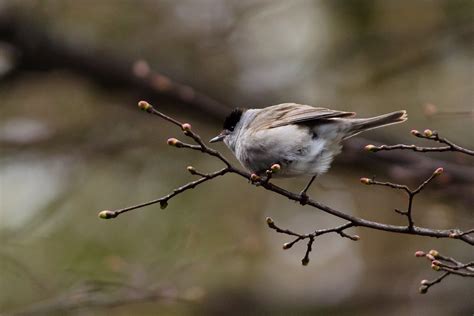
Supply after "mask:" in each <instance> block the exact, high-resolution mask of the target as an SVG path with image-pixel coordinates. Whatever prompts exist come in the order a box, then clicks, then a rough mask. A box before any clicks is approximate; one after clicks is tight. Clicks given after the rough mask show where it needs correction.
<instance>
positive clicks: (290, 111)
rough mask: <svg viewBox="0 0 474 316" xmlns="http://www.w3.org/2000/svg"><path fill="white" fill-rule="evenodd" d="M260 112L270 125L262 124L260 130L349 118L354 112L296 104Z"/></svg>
mask: <svg viewBox="0 0 474 316" xmlns="http://www.w3.org/2000/svg"><path fill="white" fill-rule="evenodd" d="M262 112H266V113H262V115H263V116H265V117H266V119H265V120H264V121H265V122H270V123H267V124H262V126H261V128H275V127H280V126H285V125H290V124H300V123H306V122H311V121H318V120H324V119H328V118H335V117H350V116H354V115H355V113H354V112H344V111H336V110H330V109H326V108H322V107H313V106H310V105H303V104H296V103H283V104H278V105H274V106H271V107H268V108H265V109H264V111H262ZM262 118H263V117H262ZM268 119H270V120H268ZM262 121H263V120H262Z"/></svg>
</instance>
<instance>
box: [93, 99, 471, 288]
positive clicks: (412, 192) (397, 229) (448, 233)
mask: <svg viewBox="0 0 474 316" xmlns="http://www.w3.org/2000/svg"><path fill="white" fill-rule="evenodd" d="M138 106H139V107H140V108H141V109H142V110H144V111H146V112H148V113H151V114H153V115H156V116H159V117H160V118H162V119H164V120H166V121H169V122H171V123H172V124H174V125H176V126H178V127H180V128H181V130H182V131H183V133H184V135H185V136H187V137H190V138H191V139H192V140H193V141H194V142H195V143H196V144H197V145H192V144H187V143H183V142H182V141H179V140H178V139H176V138H170V139H168V145H170V146H174V147H176V148H183V149H191V150H199V151H201V152H202V153H204V154H207V155H210V156H213V157H216V158H218V159H219V160H220V161H222V162H223V163H224V164H225V167H224V168H223V169H221V170H218V171H215V172H213V173H209V174H204V173H201V172H198V171H197V170H195V168H194V167H192V166H189V167H187V170H188V171H189V172H190V173H191V174H193V175H199V176H200V177H201V178H200V179H198V180H195V181H192V182H189V183H188V184H186V185H184V186H181V187H179V188H177V189H175V190H173V191H172V192H171V193H169V194H168V195H165V196H163V197H161V198H159V199H155V200H151V201H149V202H146V203H142V204H138V205H135V206H130V207H126V208H123V209H119V210H115V211H110V210H105V211H101V212H100V213H99V217H101V218H104V219H109V218H115V217H117V216H118V215H120V214H122V213H125V212H128V211H131V210H135V209H138V208H142V207H144V206H148V205H152V204H156V203H160V205H161V208H162V209H163V208H165V207H166V206H167V205H168V201H169V200H170V199H171V198H173V197H175V196H176V195H178V194H181V193H183V192H185V191H187V190H188V189H192V188H194V187H196V186H198V185H200V184H202V183H204V182H206V181H209V180H211V179H214V178H216V177H218V176H222V175H225V174H227V173H234V174H237V175H239V176H241V177H243V178H245V179H247V180H250V183H252V184H253V185H256V186H259V187H262V188H264V189H265V190H268V191H272V192H274V193H276V194H279V195H281V196H285V197H287V198H288V199H290V200H293V201H297V202H299V203H300V204H302V205H309V206H311V207H314V208H317V209H319V210H321V211H323V212H326V213H328V214H331V215H334V216H336V217H339V218H341V219H344V220H346V221H347V222H346V223H345V224H343V225H341V226H338V227H334V228H327V229H320V230H315V231H314V232H312V233H309V234H300V233H296V232H294V231H291V230H289V229H282V228H280V227H278V226H277V225H276V224H275V222H274V221H273V220H272V219H271V218H267V225H268V226H269V228H271V229H273V230H275V231H276V232H278V233H282V234H286V235H289V236H292V237H296V238H295V239H294V240H293V241H291V242H288V243H285V244H284V245H283V248H284V249H289V248H291V247H292V246H293V245H294V244H296V243H297V242H300V241H303V240H308V242H307V246H306V252H305V255H304V257H303V259H302V264H303V265H307V264H308V263H309V254H310V252H311V251H312V249H313V244H314V242H315V239H316V237H318V236H321V235H324V234H328V233H337V234H339V235H340V236H341V237H344V238H349V239H351V240H359V236H357V235H349V234H347V233H345V230H346V229H349V228H352V227H365V228H369V229H375V230H381V231H386V232H392V233H400V234H410V235H418V236H427V237H435V238H453V239H459V240H462V241H464V242H465V243H467V244H469V245H471V246H472V245H474V237H473V236H471V234H472V233H474V228H473V229H470V230H467V231H461V230H459V229H457V228H453V229H432V228H427V227H419V226H415V224H414V221H413V218H412V208H413V199H414V197H415V196H416V195H417V194H419V193H420V192H421V191H422V190H423V189H424V188H425V186H426V185H427V184H428V183H430V182H431V181H432V180H433V179H434V178H435V177H437V176H439V175H441V174H442V172H443V169H442V168H438V169H436V170H435V171H434V172H433V173H432V174H431V176H430V177H429V178H427V179H426V180H425V181H424V182H422V183H421V184H420V185H419V186H418V187H417V188H416V189H410V188H409V187H408V186H405V185H400V184H395V183H391V182H380V181H376V180H375V179H368V178H362V179H361V182H362V183H364V184H367V185H381V186H387V187H390V188H393V189H397V190H403V191H404V192H406V193H407V195H408V198H409V199H408V207H407V210H406V211H400V210H397V212H398V213H400V214H402V215H405V216H406V217H407V219H408V224H407V225H404V226H398V225H391V224H385V223H380V222H376V221H370V220H367V219H363V218H359V217H356V216H353V215H350V214H348V212H344V211H340V210H336V209H333V208H331V207H329V206H327V205H324V204H322V203H319V202H317V201H315V200H312V199H309V198H308V197H304V196H302V195H301V194H296V193H293V192H290V191H287V190H285V189H283V188H281V187H279V186H277V185H275V184H273V183H271V182H270V179H271V177H272V174H273V173H276V172H278V171H279V170H280V166H279V165H278V164H274V165H272V166H271V167H270V168H269V169H268V170H267V172H266V177H265V178H264V179H262V178H260V177H258V176H257V175H256V174H250V173H248V172H246V171H243V170H240V169H239V168H236V167H234V166H233V165H232V164H231V163H230V162H229V161H228V160H227V159H226V158H225V157H224V156H223V155H222V154H221V153H220V152H218V151H217V150H215V149H212V148H210V147H208V146H207V145H206V144H205V143H204V142H203V141H202V139H201V137H200V136H199V135H198V134H197V133H195V132H193V131H192V127H191V125H190V124H189V123H181V122H179V121H177V120H175V119H174V118H171V117H169V116H167V115H165V114H163V113H161V112H159V111H157V110H156V109H155V108H154V107H153V106H151V105H150V104H149V103H148V102H146V101H140V102H139V104H138ZM427 137H428V136H427ZM429 137H431V136H429ZM443 141H444V140H443ZM369 146H370V145H369ZM450 146H451V145H450ZM367 147H368V146H367ZM367 147H366V148H367ZM453 148H454V149H455V150H456V151H458V149H456V148H457V147H454V146H453ZM368 149H369V150H370V151H373V150H372V149H373V148H372V147H369V148H368ZM461 152H464V151H461ZM439 258H441V259H443V258H444V257H441V256H440V257H439ZM443 260H444V259H443ZM445 261H449V262H451V263H454V264H455V265H445V264H439V265H436V266H437V267H439V268H440V269H441V270H444V271H445V272H446V273H448V274H457V275H462V276H471V275H470V274H471V273H472V272H471V271H470V270H471V268H472V267H471V263H469V264H466V265H462V264H458V263H457V262H456V261H454V259H452V258H448V259H445ZM465 270H468V271H465ZM446 276H447V274H446V275H443V276H441V277H440V278H438V279H436V280H434V281H432V283H433V284H435V283H438V282H441V280H442V279H443V278H445V277H446ZM425 285H426V284H424V285H423V286H425ZM430 286H431V285H430ZM428 287H429V286H428ZM420 292H421V290H420Z"/></svg>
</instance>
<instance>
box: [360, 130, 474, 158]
mask: <svg viewBox="0 0 474 316" xmlns="http://www.w3.org/2000/svg"><path fill="white" fill-rule="evenodd" d="M411 134H412V135H414V136H416V137H418V138H422V139H428V140H432V141H435V142H438V143H440V144H444V145H447V146H443V147H423V146H416V145H404V144H397V145H381V146H374V145H367V146H366V147H365V149H366V150H368V151H371V152H377V151H382V150H385V151H388V150H398V149H401V150H413V151H417V152H444V151H457V152H460V153H464V154H466V155H470V156H474V150H470V149H467V148H464V147H461V146H459V145H457V144H455V143H453V142H452V141H450V140H448V139H446V138H444V137H440V136H439V134H438V132H436V131H432V130H429V129H426V130H425V131H424V132H423V134H422V133H420V132H419V131H417V130H412V131H411Z"/></svg>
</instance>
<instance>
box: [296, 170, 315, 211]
mask: <svg viewBox="0 0 474 316" xmlns="http://www.w3.org/2000/svg"><path fill="white" fill-rule="evenodd" d="M316 177H317V176H313V177H312V178H311V180H309V182H308V184H307V185H306V186H305V188H304V190H303V191H301V192H300V198H301V199H300V204H301V205H305V204H306V203H307V202H308V199H309V197H308V195H307V194H306V192H307V191H308V189H309V187H310V186H311V184H313V181H314V180H315V179H316Z"/></svg>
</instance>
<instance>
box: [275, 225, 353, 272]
mask: <svg viewBox="0 0 474 316" xmlns="http://www.w3.org/2000/svg"><path fill="white" fill-rule="evenodd" d="M267 225H268V227H269V228H271V229H273V230H275V231H276V232H277V233H281V234H285V235H289V236H293V237H296V239H294V240H293V241H291V242H287V243H284V244H283V249H285V250H286V249H290V248H291V247H293V245H295V244H296V243H298V242H300V241H302V240H305V239H308V244H307V245H306V253H305V255H304V257H303V259H302V260H301V263H302V264H303V265H304V266H306V265H308V263H309V253H310V252H311V250H312V246H313V243H314V240H315V238H316V237H318V236H321V235H325V234H328V233H337V234H339V235H340V236H341V237H344V238H349V239H350V240H354V241H357V240H359V239H360V237H359V236H358V235H348V234H346V233H345V232H344V230H346V229H348V228H351V227H354V224H353V223H351V222H348V223H346V224H344V225H341V226H338V227H334V228H327V229H319V230H316V231H314V232H312V233H310V234H299V233H296V232H294V231H291V230H289V229H282V228H280V227H278V226H277V225H276V224H275V222H274V221H273V219H271V218H270V217H267Z"/></svg>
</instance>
